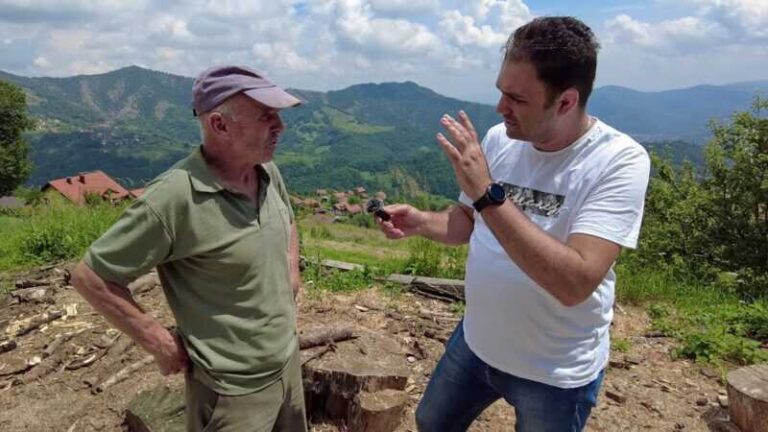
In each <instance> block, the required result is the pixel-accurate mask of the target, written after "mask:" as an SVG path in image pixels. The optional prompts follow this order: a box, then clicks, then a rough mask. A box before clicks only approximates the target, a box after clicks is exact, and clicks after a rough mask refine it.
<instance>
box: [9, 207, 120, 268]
mask: <svg viewBox="0 0 768 432" xmlns="http://www.w3.org/2000/svg"><path fill="white" fill-rule="evenodd" d="M123 208H124V207H123V206H113V205H111V204H108V203H99V204H95V205H88V206H75V205H73V204H70V203H68V202H66V201H64V200H63V199H57V197H52V199H51V200H50V202H49V203H48V204H46V205H41V206H38V207H34V208H28V209H25V210H24V211H22V212H21V213H20V214H19V216H17V217H13V218H3V221H2V222H0V250H2V255H0V271H10V270H17V269H21V268H25V267H30V266H35V265H41V264H45V263H52V262H58V261H64V260H70V259H75V258H78V257H79V256H81V255H82V254H83V253H84V252H85V250H86V248H87V247H88V246H89V245H90V244H91V243H92V242H93V241H94V240H96V239H97V238H98V237H99V236H100V235H101V234H102V233H103V232H104V231H105V230H106V229H107V228H108V227H109V226H110V225H112V223H114V221H115V220H116V219H117V217H118V216H119V215H120V213H121V212H122V210H123Z"/></svg>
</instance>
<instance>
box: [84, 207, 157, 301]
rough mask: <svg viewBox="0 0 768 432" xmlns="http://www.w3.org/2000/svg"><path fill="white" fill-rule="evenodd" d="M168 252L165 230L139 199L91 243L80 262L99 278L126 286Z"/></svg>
mask: <svg viewBox="0 0 768 432" xmlns="http://www.w3.org/2000/svg"><path fill="white" fill-rule="evenodd" d="M170 252H171V236H170V235H169V233H168V230H167V228H166V227H165V225H164V224H163V222H162V221H161V219H160V218H159V216H158V215H157V213H156V212H155V211H154V210H153V209H152V208H151V207H150V206H149V205H148V204H147V203H146V202H145V201H143V200H138V201H136V202H134V203H133V204H132V205H131V206H130V207H128V209H126V211H125V212H124V213H123V214H122V216H120V218H119V219H118V220H117V222H115V224H114V225H112V227H111V228H109V229H108V230H107V232H105V233H104V234H103V235H102V236H101V237H100V238H99V239H98V240H96V241H95V242H93V244H91V246H90V247H89V248H88V251H87V252H86V253H85V256H84V257H83V260H84V261H85V263H86V264H87V265H88V267H90V268H91V269H92V270H93V271H94V272H95V273H96V274H97V275H99V276H100V277H101V278H102V279H104V280H106V281H110V282H113V283H116V284H118V285H121V286H126V285H128V284H129V283H131V282H132V281H133V280H135V279H136V278H138V277H139V276H141V275H143V274H145V273H147V272H148V271H149V270H150V269H152V268H153V267H155V266H156V265H157V264H160V263H161V262H163V260H165V259H166V258H167V257H168V256H169V255H170Z"/></svg>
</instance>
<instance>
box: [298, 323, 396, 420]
mask: <svg viewBox="0 0 768 432" xmlns="http://www.w3.org/2000/svg"><path fill="white" fill-rule="evenodd" d="M302 328H306V327H305V326H302ZM321 331H322V330H321ZM356 332H357V333H358V334H359V335H360V337H359V338H358V339H357V341H356V342H355V343H354V344H339V345H338V346H337V347H336V349H335V350H333V351H329V352H326V353H325V354H324V355H323V356H322V357H319V358H316V359H314V360H312V361H311V362H308V363H306V364H304V365H303V366H302V371H303V379H304V394H305V398H306V405H307V415H308V416H309V418H310V419H314V420H324V421H329V422H332V423H336V424H344V425H346V427H347V428H348V430H349V431H350V432H362V431H369V430H370V431H377V430H379V429H366V427H369V426H366V425H367V424H369V423H370V424H371V425H378V424H389V420H387V419H389V416H390V410H391V411H397V408H396V405H397V404H384V403H381V404H380V405H377V404H376V403H374V402H375V401H377V400H381V401H383V400H384V396H381V395H380V397H378V398H376V397H373V398H372V399H367V398H369V396H370V395H364V393H379V392H382V391H387V390H392V391H393V392H398V391H402V390H404V389H405V386H406V384H407V381H408V376H409V374H410V369H409V368H408V364H407V362H406V356H405V352H404V350H403V348H402V347H401V346H400V344H399V343H397V342H396V341H394V340H393V339H390V338H388V337H385V336H382V335H380V334H377V333H374V332H366V331H364V330H362V329H361V330H359V331H358V330H356ZM313 333H315V331H313ZM360 345H362V346H364V347H365V349H364V350H361V349H360ZM322 349H323V348H314V349H307V350H306V351H302V352H301V356H302V359H306V358H309V357H311V356H312V355H313V354H314V353H313V352H314V351H317V350H322ZM386 394H388V393H387V392H385V393H382V395H386ZM363 401H366V402H365V405H363ZM372 401H373V402H372ZM390 405H391V406H390ZM377 413H379V414H377ZM377 416H379V417H377ZM376 419H379V420H376ZM361 422H362V423H361ZM370 427H374V426H370ZM393 429H394V428H389V429H381V430H393Z"/></svg>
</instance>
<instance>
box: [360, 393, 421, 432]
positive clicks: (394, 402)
mask: <svg viewBox="0 0 768 432" xmlns="http://www.w3.org/2000/svg"><path fill="white" fill-rule="evenodd" d="M407 401H408V393H406V392H404V391H400V390H382V391H378V392H373V393H369V392H363V393H361V394H360V397H359V403H358V404H355V405H354V406H353V408H352V413H351V415H350V422H349V423H348V424H349V425H351V426H350V427H349V431H350V432H390V431H393V430H395V429H397V427H398V426H399V425H400V422H401V421H402V418H403V414H404V412H405V407H406V403H407Z"/></svg>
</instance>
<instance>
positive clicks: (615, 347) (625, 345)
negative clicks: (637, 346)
mask: <svg viewBox="0 0 768 432" xmlns="http://www.w3.org/2000/svg"><path fill="white" fill-rule="evenodd" d="M631 347H632V343H631V342H630V341H629V340H628V339H624V338H619V337H617V338H611V351H617V352H621V353H627V352H629V349H630V348H631Z"/></svg>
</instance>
